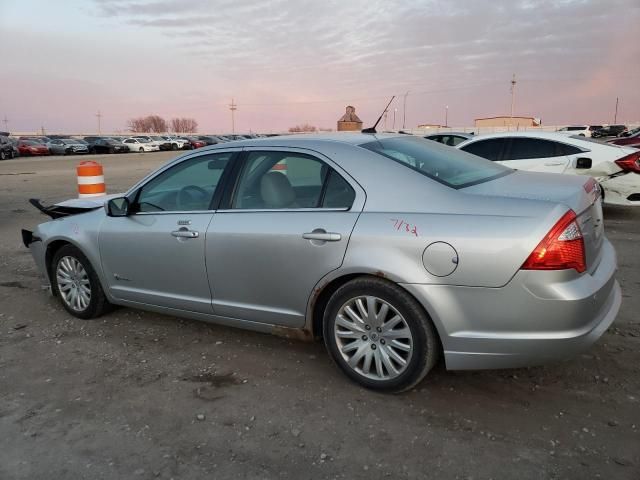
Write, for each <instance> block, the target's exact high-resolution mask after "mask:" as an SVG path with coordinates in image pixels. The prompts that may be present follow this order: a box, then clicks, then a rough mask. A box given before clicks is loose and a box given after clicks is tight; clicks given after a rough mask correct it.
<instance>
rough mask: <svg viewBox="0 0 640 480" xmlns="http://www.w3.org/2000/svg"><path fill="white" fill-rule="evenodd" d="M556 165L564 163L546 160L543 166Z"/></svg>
mask: <svg viewBox="0 0 640 480" xmlns="http://www.w3.org/2000/svg"><path fill="white" fill-rule="evenodd" d="M558 165H564V162H546V163H545V166H547V167H557V166H558Z"/></svg>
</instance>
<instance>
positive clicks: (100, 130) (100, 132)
mask: <svg viewBox="0 0 640 480" xmlns="http://www.w3.org/2000/svg"><path fill="white" fill-rule="evenodd" d="M96 117H98V135H102V125H101V120H102V114H101V113H100V110H98V113H96Z"/></svg>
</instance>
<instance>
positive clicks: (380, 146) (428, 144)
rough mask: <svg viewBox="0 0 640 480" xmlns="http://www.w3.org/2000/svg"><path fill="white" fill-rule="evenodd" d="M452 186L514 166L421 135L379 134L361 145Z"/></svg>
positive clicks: (475, 181)
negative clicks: (386, 136) (389, 135)
mask: <svg viewBox="0 0 640 480" xmlns="http://www.w3.org/2000/svg"><path fill="white" fill-rule="evenodd" d="M360 146H361V147H363V148H366V149H367V150H371V151H372V152H375V153H378V154H380V155H382V156H383V157H386V158H389V159H391V160H393V161H396V162H398V163H400V164H403V165H406V166H407V167H409V168H411V169H412V170H415V171H416V172H419V173H421V174H422V175H425V176H427V177H429V178H431V179H432V180H435V181H436V182H439V183H442V184H443V185H446V186H448V187H451V188H464V187H468V186H471V185H475V184H478V183H482V182H486V181H489V180H493V179H494V178H498V177H501V176H503V175H508V174H509V173H511V172H512V171H513V170H511V169H510V168H507V167H504V166H502V165H500V164H496V163H491V162H487V161H486V160H484V159H482V158H478V157H476V156H473V155H468V154H466V153H465V152H462V151H460V150H456V149H453V148H450V147H445V146H442V145H438V144H437V143H434V142H432V141H429V140H426V139H424V138H420V137H409V136H404V137H391V138H382V139H378V140H376V141H373V142H369V143H365V144H362V145H360Z"/></svg>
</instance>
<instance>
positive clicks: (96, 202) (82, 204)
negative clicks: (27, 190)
mask: <svg viewBox="0 0 640 480" xmlns="http://www.w3.org/2000/svg"><path fill="white" fill-rule="evenodd" d="M123 195H124V193H112V194H109V195H101V196H99V197H87V198H71V199H69V200H65V201H63V202H58V203H54V204H53V205H43V203H42V202H41V201H40V200H39V199H37V198H32V199H30V200H29V203H30V204H31V205H33V206H34V207H36V208H37V209H38V210H40V211H41V212H42V213H43V214H44V215H47V216H48V217H51V218H60V217H68V216H70V215H78V214H80V213H84V212H89V211H91V210H97V209H99V208H102V207H103V206H104V204H105V203H106V202H107V201H109V200H111V199H112V198H116V197H121V196H123Z"/></svg>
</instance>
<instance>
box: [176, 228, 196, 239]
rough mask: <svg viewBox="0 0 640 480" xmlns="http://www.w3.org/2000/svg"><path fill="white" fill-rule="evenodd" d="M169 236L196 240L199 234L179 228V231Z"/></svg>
mask: <svg viewBox="0 0 640 480" xmlns="http://www.w3.org/2000/svg"><path fill="white" fill-rule="evenodd" d="M171 235H173V236H174V237H178V238H198V237H199V236H200V232H196V231H194V230H188V229H186V228H181V229H180V230H174V231H173V232H171Z"/></svg>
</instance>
